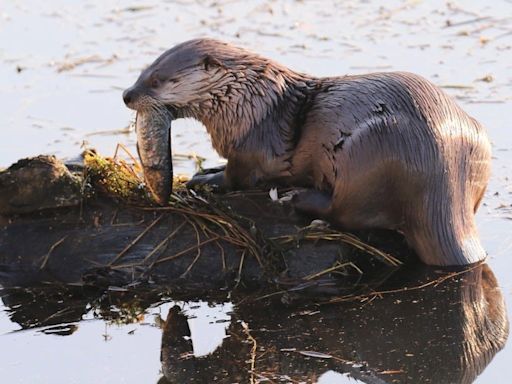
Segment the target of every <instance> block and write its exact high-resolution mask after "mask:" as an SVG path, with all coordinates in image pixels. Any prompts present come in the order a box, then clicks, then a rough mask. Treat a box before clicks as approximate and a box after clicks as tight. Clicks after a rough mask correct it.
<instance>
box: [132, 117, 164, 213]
mask: <svg viewBox="0 0 512 384" xmlns="http://www.w3.org/2000/svg"><path fill="white" fill-rule="evenodd" d="M171 122H172V116H171V114H170V113H169V112H168V111H167V110H165V109H149V110H143V111H142V110H141V111H138V112H137V117H136V124H135V131H136V133H137V152H138V153H139V158H140V162H141V164H142V169H143V171H144V180H145V182H146V185H147V187H148V188H149V190H150V191H151V193H152V194H153V197H154V198H155V200H156V201H157V203H158V204H161V205H166V204H167V203H168V202H169V198H170V196H171V193H172V180H173V171H172V149H171Z"/></svg>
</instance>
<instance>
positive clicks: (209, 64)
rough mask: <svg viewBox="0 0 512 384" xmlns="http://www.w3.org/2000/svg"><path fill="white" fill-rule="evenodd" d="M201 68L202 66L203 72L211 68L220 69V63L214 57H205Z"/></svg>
mask: <svg viewBox="0 0 512 384" xmlns="http://www.w3.org/2000/svg"><path fill="white" fill-rule="evenodd" d="M203 66H204V69H205V70H207V71H208V70H209V69H210V68H213V67H222V66H223V65H222V63H221V62H220V61H219V60H218V59H216V58H215V57H212V56H210V55H207V56H206V57H205V58H204V60H203Z"/></svg>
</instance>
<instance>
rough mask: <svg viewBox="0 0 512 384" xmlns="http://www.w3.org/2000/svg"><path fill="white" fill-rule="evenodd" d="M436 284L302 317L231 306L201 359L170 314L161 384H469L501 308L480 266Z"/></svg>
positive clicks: (179, 317)
mask: <svg viewBox="0 0 512 384" xmlns="http://www.w3.org/2000/svg"><path fill="white" fill-rule="evenodd" d="M446 274H447V272H446V271H445V272H441V271H436V270H433V269H430V268H424V269H423V270H421V271H416V272H414V271H411V270H403V271H402V272H398V275H396V276H393V278H392V279H390V281H389V282H388V283H387V286H386V287H383V290H384V291H387V292H389V293H387V294H383V295H381V296H375V295H373V296H368V300H364V299H363V300H362V299H359V300H358V301H357V302H343V303H338V304H331V305H327V306H320V307H314V308H310V309H307V310H304V309H302V310H297V309H286V308H280V307H279V306H276V305H275V304H274V305H271V304H261V303H259V304H247V305H240V306H239V307H238V308H237V309H236V311H235V313H234V314H233V318H232V321H231V324H230V326H229V329H228V331H227V333H228V335H227V336H228V337H226V338H225V339H224V342H223V344H222V345H221V346H220V347H218V348H217V350H216V351H215V352H214V353H212V354H210V355H208V356H206V357H197V358H196V357H194V351H193V346H192V341H191V339H190V336H193V335H191V334H190V329H189V326H188V321H187V317H186V315H185V314H183V313H182V312H181V309H180V308H179V307H178V306H174V307H173V308H171V309H170V311H169V313H168V316H167V320H166V322H165V324H164V330H163V335H162V350H161V360H162V367H163V373H164V378H162V380H161V383H164V382H170V383H183V382H190V383H205V382H219V383H232V382H244V383H246V382H260V381H261V382H264V380H271V381H279V380H280V379H283V378H286V377H288V378H289V379H290V380H287V381H290V382H293V381H294V380H297V381H300V382H304V381H306V382H316V381H317V380H318V378H319V377H320V376H321V375H322V374H323V373H325V372H327V371H329V370H334V371H337V372H340V373H346V374H348V375H349V376H352V377H353V378H357V379H359V380H361V381H363V382H367V383H427V382H431V383H436V384H441V383H471V382H473V380H474V379H475V378H476V377H477V376H478V375H479V374H480V373H481V372H482V371H483V370H484V369H485V367H486V366H487V365H488V364H489V362H490V361H491V360H492V358H493V357H494V355H495V354H496V353H497V352H498V351H499V350H500V349H502V348H503V346H504V344H505V341H506V339H507V337H508V329H509V324H508V319H507V317H506V310H505V304H504V300H503V296H502V293H501V291H500V289H499V287H498V284H497V281H496V278H495V277H494V274H493V273H492V271H491V270H490V268H489V267H488V266H487V265H485V264H484V265H480V266H477V267H473V268H472V269H469V270H466V271H464V272H460V273H452V274H448V276H446ZM450 276H451V277H450ZM447 277H448V278H447ZM435 281H438V283H434V282H435ZM418 282H419V283H418ZM421 282H423V283H421ZM421 285H424V287H423V288H419V287H420V286H421ZM404 286H408V287H409V289H407V290H401V289H397V288H400V287H402V288H403V287H404ZM412 287H415V288H412ZM361 300H362V301H361Z"/></svg>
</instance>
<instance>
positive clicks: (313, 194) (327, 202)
mask: <svg viewBox="0 0 512 384" xmlns="http://www.w3.org/2000/svg"><path fill="white" fill-rule="evenodd" d="M331 203H332V197H331V195H330V194H328V193H326V192H322V191H318V190H315V189H307V190H304V191H300V192H299V193H297V194H296V195H295V196H293V199H292V204H293V207H294V208H295V209H296V210H297V211H298V212H300V213H302V214H305V215H307V216H314V217H318V218H327V217H328V216H329V215H330V212H331Z"/></svg>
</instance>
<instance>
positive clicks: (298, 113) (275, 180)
mask: <svg viewBox="0 0 512 384" xmlns="http://www.w3.org/2000/svg"><path fill="white" fill-rule="evenodd" d="M130 92H133V93H134V94H138V95H141V96H144V97H145V98H146V100H148V99H154V100H157V102H158V103H161V104H165V105H166V106H167V107H168V108H172V110H173V112H174V113H175V115H176V116H178V117H194V118H196V119H198V120H200V121H201V122H202V123H203V124H204V125H205V126H206V129H207V130H208V132H209V134H210V135H211V138H212V144H213V147H214V148H215V150H216V151H217V152H218V153H219V154H220V155H221V156H223V157H225V158H227V159H228V164H227V167H226V170H225V171H224V173H223V174H222V175H221V177H219V175H217V176H216V179H215V180H216V182H220V181H219V180H221V181H222V183H223V184H224V186H226V187H228V188H233V189H238V188H248V187H251V186H254V185H257V184H267V185H268V184H270V185H274V184H275V185H291V186H301V187H307V188H311V189H312V191H311V192H309V193H308V194H306V195H304V196H303V197H301V196H299V197H298V200H297V206H298V207H299V208H303V210H304V211H308V212H309V213H311V214H313V215H315V214H316V215H321V216H324V217H325V218H327V219H329V220H331V221H333V222H336V223H338V224H340V225H341V226H342V227H344V228H346V229H359V228H392V229H397V230H400V231H402V232H403V233H404V235H405V237H406V238H407V240H408V241H409V243H410V244H411V246H412V247H413V248H414V249H415V250H416V252H417V254H418V255H419V257H420V258H421V260H422V261H423V262H425V263H426V264H432V265H462V264H470V263H474V262H477V261H479V260H482V259H484V258H485V257H486V254H485V251H484V250H483V248H482V247H481V245H480V242H479V239H478V233H477V229H476V225H475V222H474V212H475V211H476V209H477V208H478V205H479V203H480V201H481V199H482V197H483V194H484V191H485V188H486V185H487V182H488V179H489V173H490V144H489V141H488V139H487V136H486V133H485V131H484V129H483V128H482V127H481V126H480V124H478V122H476V121H475V120H474V119H472V118H471V117H470V116H468V115H467V114H466V113H465V112H464V111H462V110H461V109H460V108H459V107H458V106H457V105H456V104H455V103H454V102H453V100H451V99H450V98H449V97H448V96H447V95H445V94H444V93H443V92H442V91H441V90H440V89H439V88H437V87H435V86H434V85H433V84H431V83H430V82H428V81H427V80H425V79H423V78H421V77H419V76H417V75H413V74H410V73H404V72H391V73H373V74H368V75H359V76H342V77H330V78H316V77H312V76H309V75H305V74H300V73H297V72H294V71H292V70H290V69H288V68H286V67H284V66H282V65H280V64H278V63H276V62H273V61H272V60H269V59H266V58H263V57H261V56H259V55H256V54H254V53H251V52H248V51H246V50H243V49H241V48H237V47H234V46H232V45H229V44H226V43H223V42H219V41H216V40H212V39H197V40H191V41H188V42H185V43H183V44H180V45H178V46H176V47H174V48H172V49H171V50H169V51H167V52H165V53H164V54H163V55H162V56H160V57H159V58H158V59H157V60H156V61H155V62H154V63H153V64H152V65H151V66H150V67H149V68H148V69H146V70H145V71H143V72H142V74H141V76H140V78H139V80H138V81H137V83H136V84H135V85H134V86H133V87H132V88H131V89H130ZM135 99H136V98H135ZM202 181H204V179H203V180H202ZM206 181H207V180H206ZM315 191H317V192H315ZM326 197H327V199H330V201H329V204H327V205H326V204H325V201H326ZM319 207H321V209H316V208H319ZM326 207H327V208H326Z"/></svg>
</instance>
